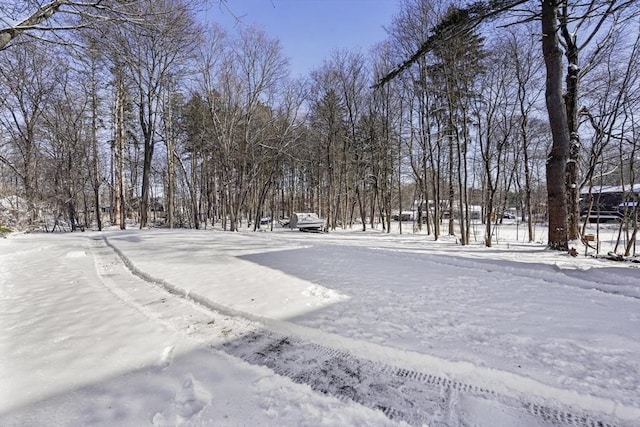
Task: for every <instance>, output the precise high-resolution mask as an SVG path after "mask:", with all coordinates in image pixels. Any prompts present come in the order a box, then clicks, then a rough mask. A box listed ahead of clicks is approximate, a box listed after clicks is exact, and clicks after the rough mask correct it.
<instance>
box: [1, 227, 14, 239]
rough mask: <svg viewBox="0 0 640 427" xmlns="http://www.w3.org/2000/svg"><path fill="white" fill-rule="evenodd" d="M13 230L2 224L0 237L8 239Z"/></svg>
mask: <svg viewBox="0 0 640 427" xmlns="http://www.w3.org/2000/svg"><path fill="white" fill-rule="evenodd" d="M11 231H12V230H11V229H10V228H8V227H5V226H4V225H2V224H0V236H1V237H5V238H6V237H7V234H9V233H11Z"/></svg>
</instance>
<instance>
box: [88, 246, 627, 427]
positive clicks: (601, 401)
mask: <svg viewBox="0 0 640 427" xmlns="http://www.w3.org/2000/svg"><path fill="white" fill-rule="evenodd" d="M91 254H92V256H93V257H94V261H95V266H96V271H97V273H98V275H99V277H100V279H101V281H102V282H103V284H104V285H105V286H106V287H107V288H108V289H109V290H111V292H112V293H113V294H114V295H115V296H116V297H118V298H119V299H120V300H121V301H122V302H123V303H124V304H128V305H130V306H132V307H135V308H136V309H138V310H139V311H141V312H142V313H144V314H145V315H146V316H148V317H149V318H151V319H155V320H156V321H159V322H162V323H163V324H165V325H166V326H168V327H170V328H172V329H175V330H178V331H182V332H183V333H185V334H187V335H189V336H190V337H191V338H195V339H197V340H200V341H201V342H203V343H205V344H208V345H209V346H211V347H212V348H217V349H221V350H223V351H225V352H227V353H228V354H231V355H233V356H236V357H239V358H241V359H243V360H245V361H247V362H249V363H252V364H258V365H263V366H267V367H269V368H271V369H272V370H273V371H274V372H276V373H278V374H280V375H282V376H285V377H288V378H290V379H291V380H292V381H293V382H295V383H299V384H307V385H309V386H310V387H311V388H312V389H313V390H316V391H318V392H320V393H323V394H329V395H333V396H336V397H338V398H340V399H343V400H352V401H354V402H357V403H359V404H361V405H364V406H366V407H370V408H374V409H378V410H380V411H382V412H383V413H384V414H385V415H386V416H387V417H388V418H390V419H392V420H397V421H401V422H405V423H407V424H409V425H423V424H428V425H436V426H438V425H439V426H461V425H484V424H482V421H483V420H491V424H487V425H514V426H515V425H518V426H545V425H549V426H551V425H556V426H557V425H566V426H589V427H591V426H593V427H596V426H609V427H613V426H632V425H634V424H635V423H636V422H637V421H638V420H639V419H640V409H638V408H636V407H633V406H628V405H627V406H625V405H621V404H619V403H617V402H614V401H611V400H608V399H606V398H603V397H597V396H590V395H585V394H580V393H577V392H575V391H570V390H565V389H560V388H555V387H552V386H549V385H546V384H543V383H539V382H537V381H535V380H533V379H531V378H526V377H521V376H518V375H516V374H514V373H511V372H503V371H499V370H495V369H491V368H486V367H482V366H476V365H474V364H472V363H469V362H457V361H450V360H446V359H442V358H437V357H434V356H430V355H426V354H420V353H417V352H411V351H404V350H399V349H397V348H390V347H386V346H383V345H379V344H375V343H371V342H366V341H362V340H357V339H353V338H349V337H344V336H339V335H335V334H332V333H329V332H326V331H325V332H322V331H319V330H317V329H315V328H313V327H309V326H305V325H301V324H296V323H294V322H289V321H286V320H273V319H269V318H264V317H259V316H255V315H251V314H248V313H243V312H241V311H237V310H232V309H229V308H228V307H225V306H222V305H219V304H217V303H216V302H215V301H211V299H210V297H207V296H206V295H199V294H198V293H196V292H193V291H189V290H186V289H183V288H181V287H179V286H177V285H176V284H174V283H170V282H168V281H167V280H165V279H162V278H157V277H153V276H151V275H150V274H148V273H146V272H144V271H142V270H141V269H139V268H138V267H136V265H134V263H133V262H132V261H131V259H129V258H128V257H127V256H126V254H125V253H124V252H122V251H120V250H119V249H118V247H117V246H114V245H111V244H110V243H109V241H108V239H107V238H100V237H94V238H92V240H91ZM443 261H444V260H443ZM487 268H493V267H490V266H487ZM502 268H505V267H502ZM131 274H134V275H135V276H137V277H138V281H137V282H138V283H137V285H136V286H132V285H131V283H132V280H131V279H132V278H131ZM125 278H126V280H123V279H125ZM576 280H580V279H579V278H577V279H576ZM122 283H127V284H128V285H127V287H122V286H121V284H122ZM578 286H580V285H578ZM185 313H188V314H189V315H188V316H187V315H185ZM163 363H171V349H168V351H167V352H166V357H164V361H163ZM478 422H480V424H478Z"/></svg>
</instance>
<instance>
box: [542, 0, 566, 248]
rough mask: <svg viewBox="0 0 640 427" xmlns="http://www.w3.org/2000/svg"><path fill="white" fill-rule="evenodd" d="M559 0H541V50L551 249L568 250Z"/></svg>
mask: <svg viewBox="0 0 640 427" xmlns="http://www.w3.org/2000/svg"><path fill="white" fill-rule="evenodd" d="M557 12H558V2H557V0H543V2H542V35H543V37H542V53H543V54H544V62H545V66H546V70H547V79H546V90H545V99H546V104H547V112H548V115H549V124H550V126H551V135H552V138H553V144H552V147H551V152H550V153H549V156H548V157H547V164H546V175H547V198H548V199H547V200H548V214H549V243H548V245H549V248H551V249H554V250H561V251H566V250H568V244H567V198H566V187H565V177H566V166H567V158H568V153H569V131H568V129H569V128H568V124H567V111H566V109H565V105H564V99H563V96H562V50H561V49H560V47H559V43H558V25H557Z"/></svg>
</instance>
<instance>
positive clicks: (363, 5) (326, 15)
mask: <svg viewBox="0 0 640 427" xmlns="http://www.w3.org/2000/svg"><path fill="white" fill-rule="evenodd" d="M399 3H400V2H399V0H227V2H226V4H227V7H228V8H229V10H230V11H231V12H232V13H233V15H235V16H236V17H238V18H239V19H240V21H241V24H240V25H253V24H255V25H258V26H260V27H262V28H264V30H265V31H266V33H267V34H268V35H269V36H270V37H272V38H277V39H279V40H280V43H281V45H282V49H283V52H284V55H285V56H286V57H288V58H289V62H290V64H291V71H292V75H293V76H305V75H307V74H308V73H309V72H310V71H311V70H313V69H315V68H317V67H319V66H320V65H321V64H322V61H323V60H324V59H327V58H329V56H330V55H331V53H332V52H333V51H335V50H337V49H350V50H351V49H360V50H361V51H362V52H363V53H367V52H368V50H369V49H370V48H371V47H372V46H373V45H375V44H376V43H378V42H381V41H383V40H385V39H386V32H385V30H384V28H383V26H385V27H388V26H389V25H390V24H391V20H392V17H393V15H394V14H395V13H397V10H398V7H399ZM233 15H232V14H231V13H230V12H227V11H226V10H225V9H224V7H218V6H213V7H211V8H210V10H209V13H208V20H209V21H213V22H218V23H219V24H221V25H222V26H223V28H225V29H227V30H228V31H230V32H231V31H233V28H234V25H237V24H236V21H235V18H234V17H233Z"/></svg>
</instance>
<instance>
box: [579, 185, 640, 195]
mask: <svg viewBox="0 0 640 427" xmlns="http://www.w3.org/2000/svg"><path fill="white" fill-rule="evenodd" d="M624 192H627V193H630V192H633V193H640V184H629V185H625V186H620V185H603V186H601V187H593V188H592V189H591V193H624ZM588 193H589V188H588V187H585V188H583V189H582V191H581V192H580V194H588Z"/></svg>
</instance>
